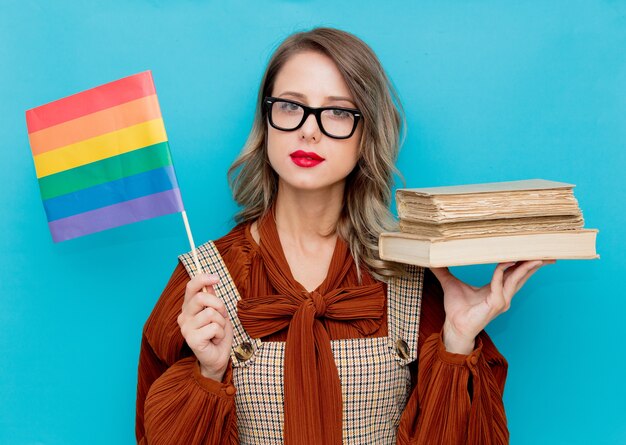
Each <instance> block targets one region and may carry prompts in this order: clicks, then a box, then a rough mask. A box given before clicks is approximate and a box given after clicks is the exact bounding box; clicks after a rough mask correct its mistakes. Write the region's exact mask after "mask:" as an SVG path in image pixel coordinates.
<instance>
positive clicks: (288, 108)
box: [279, 102, 300, 113]
mask: <svg viewBox="0 0 626 445" xmlns="http://www.w3.org/2000/svg"><path fill="white" fill-rule="evenodd" d="M279 106H280V111H284V112H287V113H290V112H294V111H298V110H299V109H300V106H299V105H296V104H292V103H289V102H279Z"/></svg>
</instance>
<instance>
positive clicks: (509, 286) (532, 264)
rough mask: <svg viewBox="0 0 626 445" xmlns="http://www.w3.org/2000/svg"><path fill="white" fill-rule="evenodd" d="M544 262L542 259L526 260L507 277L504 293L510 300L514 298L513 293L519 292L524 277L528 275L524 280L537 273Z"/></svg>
mask: <svg viewBox="0 0 626 445" xmlns="http://www.w3.org/2000/svg"><path fill="white" fill-rule="evenodd" d="M542 264H543V262H542V261H524V262H523V263H522V264H521V265H520V266H519V267H518V268H517V269H516V270H515V271H514V272H513V273H512V274H511V275H510V276H509V277H507V279H506V281H505V284H504V293H505V295H506V297H507V298H508V300H510V299H511V298H513V295H515V293H517V291H518V290H519V288H520V287H521V286H522V284H523V283H522V279H524V277H526V279H525V280H524V282H526V280H527V279H528V278H530V276H531V275H532V274H533V273H535V272H536V271H537V270H538V269H539V267H541V265H542Z"/></svg>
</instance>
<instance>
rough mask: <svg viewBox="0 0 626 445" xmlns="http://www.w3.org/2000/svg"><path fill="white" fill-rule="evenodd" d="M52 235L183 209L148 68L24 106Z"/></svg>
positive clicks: (63, 236)
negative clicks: (40, 104) (49, 99)
mask: <svg viewBox="0 0 626 445" xmlns="http://www.w3.org/2000/svg"><path fill="white" fill-rule="evenodd" d="M26 124H27V126H28V137H29V139H30V145H31V150H32V152H33V157H34V162H35V170H36V172H37V178H38V181H39V188H40V192H41V198H42V199H43V205H44V208H45V211H46V215H47V217H48V225H49V227H50V232H51V233H52V238H53V240H54V241H55V242H59V241H65V240H68V239H71V238H76V237H79V236H83V235H88V234H90V233H94V232H99V231H101V230H106V229H110V228H113V227H118V226H121V225H124V224H129V223H133V222H136V221H142V220H144V219H148V218H154V217H156V216H160V215H166V214H169V213H175V212H182V211H183V210H184V209H183V204H182V199H181V196H180V190H179V189H178V183H177V182H176V176H175V174H174V167H173V165H172V158H171V156H170V150H169V145H168V142H167V135H166V133H165V126H164V125H163V119H162V117H161V110H160V108H159V102H158V100H157V96H156V91H155V89H154V83H153V81H152V74H151V73H150V71H146V72H143V73H139V74H135V75H133V76H130V77H126V78H124V79H120V80H117V81H115V82H111V83H107V84H105V85H101V86H99V87H96V88H93V89H90V90H87V91H83V92H81V93H78V94H74V95H72V96H68V97H65V98H63V99H60V100H57V101H54V102H51V103H49V104H46V105H42V106H40V107H37V108H33V109H31V110H28V111H27V112H26Z"/></svg>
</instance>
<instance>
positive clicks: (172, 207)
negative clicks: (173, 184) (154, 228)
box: [48, 188, 184, 243]
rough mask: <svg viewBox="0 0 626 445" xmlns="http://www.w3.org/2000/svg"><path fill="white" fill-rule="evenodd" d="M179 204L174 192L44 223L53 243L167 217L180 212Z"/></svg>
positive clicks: (180, 201)
mask: <svg viewBox="0 0 626 445" xmlns="http://www.w3.org/2000/svg"><path fill="white" fill-rule="evenodd" d="M183 210H184V209H183V201H182V198H181V196H180V190H179V189H178V188H175V189H172V190H167V191H165V192H161V193H154V194H152V195H148V196H143V197H141V198H137V199H131V200H130V201H125V202H121V203H119V204H114V205H110V206H107V207H101V208H99V209H96V210H91V211H89V212H84V213H79V214H78V215H73V216H69V217H67V218H62V219H57V220H56V221H52V222H50V223H48V226H49V227H50V232H51V233H52V239H53V240H54V242H55V243H58V242H59V241H65V240H68V239H72V238H77V237H79V236H83V235H89V234H90V233H95V232H100V231H102V230H106V229H112V228H113V227H119V226H123V225H124V224H130V223H134V222H137V221H143V220H144V219H150V218H154V217H157V216H161V215H167V214H169V213H175V212H182V211H183Z"/></svg>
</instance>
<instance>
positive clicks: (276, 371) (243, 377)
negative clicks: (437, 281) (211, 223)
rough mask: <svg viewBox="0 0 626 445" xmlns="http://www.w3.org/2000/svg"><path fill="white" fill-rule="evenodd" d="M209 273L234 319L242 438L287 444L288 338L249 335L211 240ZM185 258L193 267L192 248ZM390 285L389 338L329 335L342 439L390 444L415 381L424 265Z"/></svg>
mask: <svg viewBox="0 0 626 445" xmlns="http://www.w3.org/2000/svg"><path fill="white" fill-rule="evenodd" d="M197 253H198V257H199V260H200V264H201V266H202V269H203V271H204V272H207V273H212V274H217V275H219V277H220V282H219V284H218V285H216V286H214V288H215V293H216V294H217V296H218V297H219V298H221V299H222V301H223V302H224V303H225V305H226V308H227V310H228V315H229V318H230V321H231V323H232V325H233V330H234V338H233V349H232V351H231V359H232V366H233V384H234V385H235V387H236V388H237V393H236V396H235V405H236V410H237V426H238V430H239V439H240V442H241V444H263V445H268V444H282V443H283V394H284V393H283V361H284V352H285V343H284V342H263V341H261V339H258V338H252V337H250V336H249V335H248V334H247V332H246V331H245V330H244V328H243V327H242V325H241V322H240V321H239V319H238V317H237V302H238V301H239V300H240V296H239V292H238V291H237V288H236V287H235V284H234V282H233V280H232V278H231V276H230V274H229V272H228V269H227V268H226V265H225V264H224V261H223V260H222V257H221V256H220V254H219V252H218V250H217V248H216V247H215V245H214V244H213V242H208V243H206V244H203V245H202V246H200V247H199V248H198V249H197ZM179 258H180V260H181V262H182V264H183V265H184V266H185V268H186V270H187V272H188V274H189V275H190V276H193V275H194V274H195V266H194V262H193V257H192V255H191V253H187V254H184V255H181V256H180V257H179ZM409 272H410V274H409V277H408V278H395V279H392V280H390V281H389V283H388V286H387V312H388V333H389V335H388V336H387V337H375V338H359V339H341V340H331V348H332V352H333V355H334V358H335V364H336V365H337V370H338V372H339V378H340V381H341V393H342V400H343V412H342V416H343V442H344V444H363V443H376V444H392V443H395V439H396V429H397V427H398V424H399V422H400V416H401V415H402V412H403V410H404V407H405V405H406V403H407V400H408V397H409V391H410V388H411V378H410V372H409V368H408V364H409V363H411V362H412V361H414V360H416V359H417V354H418V352H417V344H418V334H419V315H420V309H421V296H422V284H423V278H424V269H423V268H421V267H411V268H410V269H409Z"/></svg>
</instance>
